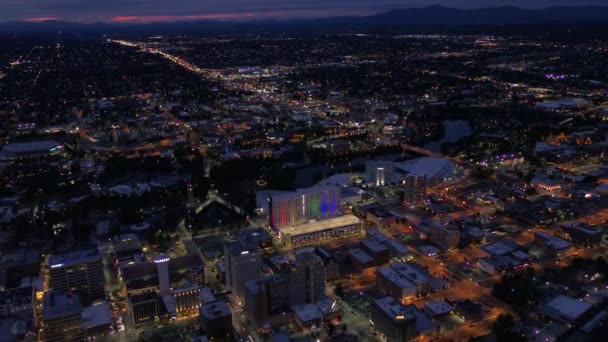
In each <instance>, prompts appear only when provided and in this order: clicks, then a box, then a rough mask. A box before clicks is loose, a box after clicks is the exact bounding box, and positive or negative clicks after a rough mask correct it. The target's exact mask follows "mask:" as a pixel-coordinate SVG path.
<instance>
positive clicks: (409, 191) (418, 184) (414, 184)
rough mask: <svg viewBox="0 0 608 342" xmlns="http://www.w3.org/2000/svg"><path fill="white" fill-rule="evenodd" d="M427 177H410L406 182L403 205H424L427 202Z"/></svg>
mask: <svg viewBox="0 0 608 342" xmlns="http://www.w3.org/2000/svg"><path fill="white" fill-rule="evenodd" d="M426 185H427V181H426V176H408V177H406V179H405V181H404V187H403V205H405V206H408V207H410V206H414V205H423V204H424V203H425V202H426Z"/></svg>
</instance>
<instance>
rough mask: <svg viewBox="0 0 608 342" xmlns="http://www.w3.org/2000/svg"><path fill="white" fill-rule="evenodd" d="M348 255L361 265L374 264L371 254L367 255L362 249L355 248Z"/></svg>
mask: <svg viewBox="0 0 608 342" xmlns="http://www.w3.org/2000/svg"><path fill="white" fill-rule="evenodd" d="M348 253H349V254H350V256H351V257H352V258H355V259H357V261H358V262H359V263H361V264H369V263H371V262H374V258H372V257H371V256H369V254H367V253H365V252H364V251H363V250H361V249H360V248H353V249H351V250H350V251H348Z"/></svg>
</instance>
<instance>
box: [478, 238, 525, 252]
mask: <svg viewBox="0 0 608 342" xmlns="http://www.w3.org/2000/svg"><path fill="white" fill-rule="evenodd" d="M518 248H519V244H518V243H517V242H515V241H513V240H510V239H502V240H498V241H495V242H493V243H491V244H488V245H485V246H483V247H481V249H482V250H483V251H484V252H486V253H488V254H490V255H503V254H507V253H510V252H512V251H514V250H516V249H518Z"/></svg>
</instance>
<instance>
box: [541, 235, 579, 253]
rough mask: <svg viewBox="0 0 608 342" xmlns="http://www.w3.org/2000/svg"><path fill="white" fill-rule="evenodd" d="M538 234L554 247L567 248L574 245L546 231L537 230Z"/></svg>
mask: <svg viewBox="0 0 608 342" xmlns="http://www.w3.org/2000/svg"><path fill="white" fill-rule="evenodd" d="M536 235H537V236H540V237H542V238H544V239H545V240H547V242H546V244H547V245H548V246H550V247H551V248H554V249H566V248H570V247H572V243H570V242H569V241H567V240H564V239H562V238H559V237H557V236H553V235H551V234H549V233H546V232H537V233H536Z"/></svg>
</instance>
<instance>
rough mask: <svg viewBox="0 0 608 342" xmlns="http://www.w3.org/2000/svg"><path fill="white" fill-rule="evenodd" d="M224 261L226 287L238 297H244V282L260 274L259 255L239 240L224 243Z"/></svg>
mask: <svg viewBox="0 0 608 342" xmlns="http://www.w3.org/2000/svg"><path fill="white" fill-rule="evenodd" d="M224 263H225V266H226V288H228V290H230V291H232V293H233V294H235V295H236V296H237V297H239V298H241V299H242V298H244V294H245V290H244V287H245V282H246V281H248V280H251V279H255V278H257V277H258V276H259V275H260V267H261V261H260V257H259V255H258V254H257V253H256V252H255V251H253V250H249V249H247V248H245V247H244V246H243V244H242V243H241V242H240V241H230V242H226V243H225V244H224Z"/></svg>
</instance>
